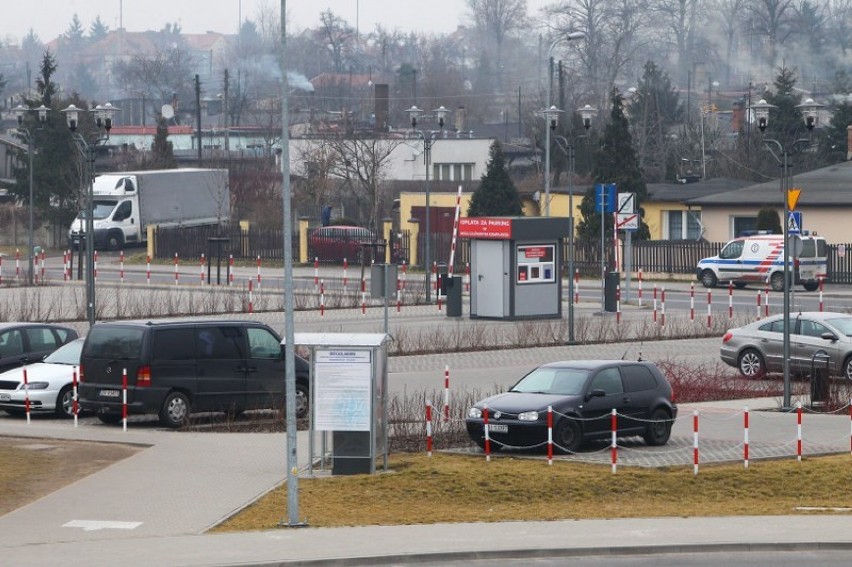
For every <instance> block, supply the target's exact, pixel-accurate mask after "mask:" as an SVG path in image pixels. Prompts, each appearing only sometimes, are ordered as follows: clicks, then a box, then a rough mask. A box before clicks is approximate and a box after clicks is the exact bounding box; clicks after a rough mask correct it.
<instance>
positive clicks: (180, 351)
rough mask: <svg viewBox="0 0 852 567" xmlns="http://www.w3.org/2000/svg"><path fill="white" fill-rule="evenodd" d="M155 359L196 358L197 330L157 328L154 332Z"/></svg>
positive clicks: (153, 354) (153, 356)
mask: <svg viewBox="0 0 852 567" xmlns="http://www.w3.org/2000/svg"><path fill="white" fill-rule="evenodd" d="M151 358H153V359H154V360H193V359H194V358H195V331H194V330H193V329H192V328H191V327H189V328H183V329H157V330H156V331H155V332H154V347H153V351H152V353H151Z"/></svg>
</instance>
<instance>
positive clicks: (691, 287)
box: [689, 283, 695, 321]
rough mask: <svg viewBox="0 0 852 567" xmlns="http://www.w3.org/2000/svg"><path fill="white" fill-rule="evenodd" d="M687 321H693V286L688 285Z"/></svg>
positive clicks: (691, 284)
mask: <svg viewBox="0 0 852 567" xmlns="http://www.w3.org/2000/svg"><path fill="white" fill-rule="evenodd" d="M689 320H690V321H695V284H694V283H690V284H689Z"/></svg>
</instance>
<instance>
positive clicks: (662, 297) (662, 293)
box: [660, 286, 666, 327]
mask: <svg viewBox="0 0 852 567" xmlns="http://www.w3.org/2000/svg"><path fill="white" fill-rule="evenodd" d="M665 326H666V288H665V286H663V287H662V288H660V327H665Z"/></svg>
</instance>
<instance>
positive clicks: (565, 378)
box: [509, 367, 589, 396]
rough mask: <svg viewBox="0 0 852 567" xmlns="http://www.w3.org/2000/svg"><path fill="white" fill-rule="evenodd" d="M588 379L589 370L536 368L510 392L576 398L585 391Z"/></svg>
mask: <svg viewBox="0 0 852 567" xmlns="http://www.w3.org/2000/svg"><path fill="white" fill-rule="evenodd" d="M588 377H589V371H588V370H582V369H578V368H550V367H544V368H536V369H535V370H533V371H532V372H530V373H529V374H527V375H526V376H524V377H523V378H521V380H520V381H519V382H518V383H517V384H515V385H514V386H513V387H512V389H511V390H509V391H510V392H521V393H537V394H561V395H564V396H575V395H578V394H580V393H581V392H582V391H583V386H584V385H585V384H586V379H587V378H588Z"/></svg>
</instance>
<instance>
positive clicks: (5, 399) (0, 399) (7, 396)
mask: <svg viewBox="0 0 852 567" xmlns="http://www.w3.org/2000/svg"><path fill="white" fill-rule="evenodd" d="M11 399H12V394H0V402H8V401H9V400H11Z"/></svg>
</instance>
